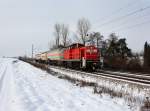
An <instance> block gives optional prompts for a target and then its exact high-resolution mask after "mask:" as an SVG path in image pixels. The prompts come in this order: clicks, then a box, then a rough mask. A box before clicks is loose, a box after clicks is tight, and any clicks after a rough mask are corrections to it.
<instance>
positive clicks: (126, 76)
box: [50, 66, 150, 86]
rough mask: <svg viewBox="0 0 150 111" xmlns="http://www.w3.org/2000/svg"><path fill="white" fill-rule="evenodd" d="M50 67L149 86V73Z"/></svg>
mask: <svg viewBox="0 0 150 111" xmlns="http://www.w3.org/2000/svg"><path fill="white" fill-rule="evenodd" d="M50 67H52V68H56V69H60V70H64V71H67V72H72V73H77V74H83V75H86V76H93V77H97V78H107V79H112V80H117V81H123V82H127V83H132V84H137V85H142V86H150V74H143V75H142V74H131V73H116V72H115V73H114V72H110V71H104V70H101V71H98V72H84V71H78V70H74V69H67V68H64V67H58V66H50Z"/></svg>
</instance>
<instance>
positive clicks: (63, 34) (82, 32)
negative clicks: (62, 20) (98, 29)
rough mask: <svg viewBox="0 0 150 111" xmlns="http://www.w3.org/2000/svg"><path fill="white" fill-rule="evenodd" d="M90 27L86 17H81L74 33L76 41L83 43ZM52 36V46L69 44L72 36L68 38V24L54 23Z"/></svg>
mask: <svg viewBox="0 0 150 111" xmlns="http://www.w3.org/2000/svg"><path fill="white" fill-rule="evenodd" d="M90 28H91V25H90V22H89V21H88V20H87V19H85V18H82V19H79V20H78V23H77V33H76V37H78V42H81V43H82V44H84V45H85V43H86V39H87V35H88V32H89V30H90ZM54 37H55V41H56V42H55V44H54V47H61V46H64V47H66V46H67V45H69V44H70V43H71V40H72V38H69V27H68V25H65V24H59V23H56V24H55V25H54Z"/></svg>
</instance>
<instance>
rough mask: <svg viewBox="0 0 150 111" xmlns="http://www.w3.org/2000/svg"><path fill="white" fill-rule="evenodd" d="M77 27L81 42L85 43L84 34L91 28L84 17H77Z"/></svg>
mask: <svg viewBox="0 0 150 111" xmlns="http://www.w3.org/2000/svg"><path fill="white" fill-rule="evenodd" d="M77 28H78V33H79V35H80V37H81V39H82V42H83V44H84V45H85V43H86V36H87V34H88V31H89V30H90V28H91V25H90V22H89V21H88V20H87V19H85V18H82V19H79V21H78V24H77Z"/></svg>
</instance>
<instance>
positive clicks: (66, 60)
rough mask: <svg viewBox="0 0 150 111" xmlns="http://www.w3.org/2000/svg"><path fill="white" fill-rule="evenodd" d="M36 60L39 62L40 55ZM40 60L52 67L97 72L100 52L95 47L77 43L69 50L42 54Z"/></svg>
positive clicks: (69, 47)
mask: <svg viewBox="0 0 150 111" xmlns="http://www.w3.org/2000/svg"><path fill="white" fill-rule="evenodd" d="M43 55H45V57H44V56H43ZM35 58H36V60H37V59H38V60H39V54H38V56H37V57H36V56H35ZM45 58H46V59H45ZM40 60H42V61H43V62H45V63H48V64H51V65H53V64H54V65H62V66H65V67H70V68H81V69H92V70H95V69H97V68H99V67H100V52H99V50H98V48H96V47H95V46H84V45H83V44H79V43H75V44H72V45H70V46H68V47H67V48H57V49H54V50H51V51H47V52H44V54H43V53H42V54H41V58H40Z"/></svg>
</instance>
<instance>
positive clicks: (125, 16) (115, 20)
mask: <svg viewBox="0 0 150 111" xmlns="http://www.w3.org/2000/svg"><path fill="white" fill-rule="evenodd" d="M147 9H150V6H147V7H144V8H140V9H138V10H136V11H133V12H130V13H128V14H126V15H123V16H120V17H118V18H115V19H112V20H110V21H108V22H105V23H103V24H101V25H100V26H99V27H98V28H100V27H103V26H106V25H107V24H111V23H114V22H118V21H119V20H122V19H125V18H127V17H129V16H132V15H135V14H137V13H139V12H143V11H145V10H147ZM94 29H96V28H94Z"/></svg>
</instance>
